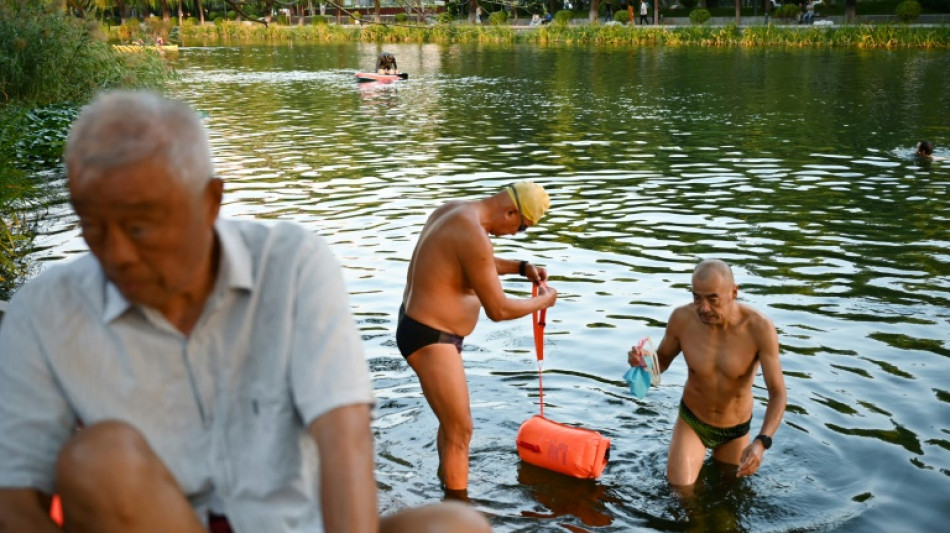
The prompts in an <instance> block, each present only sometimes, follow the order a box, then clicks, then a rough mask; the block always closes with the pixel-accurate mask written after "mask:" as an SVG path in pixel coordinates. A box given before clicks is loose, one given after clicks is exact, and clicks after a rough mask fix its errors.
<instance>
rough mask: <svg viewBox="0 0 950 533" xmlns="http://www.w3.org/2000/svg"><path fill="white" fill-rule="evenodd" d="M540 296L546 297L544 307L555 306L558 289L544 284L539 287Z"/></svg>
mask: <svg viewBox="0 0 950 533" xmlns="http://www.w3.org/2000/svg"><path fill="white" fill-rule="evenodd" d="M538 297H539V298H544V307H542V309H547V308H548V307H554V302H556V301H557V291H556V290H554V289H553V288H551V287H548V286H547V285H542V286H541V287H538Z"/></svg>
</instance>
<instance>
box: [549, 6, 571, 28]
mask: <svg viewBox="0 0 950 533" xmlns="http://www.w3.org/2000/svg"><path fill="white" fill-rule="evenodd" d="M572 18H574V13H573V12H571V11H569V10H567V9H562V10H560V11H558V12H557V13H555V14H554V23H555V24H560V25H561V26H567V25H568V24H570V23H571V19H572Z"/></svg>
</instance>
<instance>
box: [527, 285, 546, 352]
mask: <svg viewBox="0 0 950 533" xmlns="http://www.w3.org/2000/svg"><path fill="white" fill-rule="evenodd" d="M538 287H547V284H546V283H545V282H543V281H542V282H540V283H534V284H532V285H531V296H534V297H537V296H538ZM547 316H548V310H547V309H542V310H541V311H532V312H531V323H532V327H533V328H534V351H535V353H536V354H537V356H538V361H544V326H546V325H547V324H546V322H545V320H546V319H547Z"/></svg>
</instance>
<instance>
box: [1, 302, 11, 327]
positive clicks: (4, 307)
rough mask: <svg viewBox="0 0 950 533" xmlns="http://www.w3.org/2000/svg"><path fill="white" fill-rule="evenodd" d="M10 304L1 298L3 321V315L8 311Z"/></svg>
mask: <svg viewBox="0 0 950 533" xmlns="http://www.w3.org/2000/svg"><path fill="white" fill-rule="evenodd" d="M9 306H10V304H8V303H7V302H4V301H3V300H0V322H2V321H3V315H4V314H5V313H6V312H7V307H9Z"/></svg>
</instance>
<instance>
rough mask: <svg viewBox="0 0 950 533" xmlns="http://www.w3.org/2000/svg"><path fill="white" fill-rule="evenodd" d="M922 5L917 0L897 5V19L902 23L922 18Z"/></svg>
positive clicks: (907, 0)
mask: <svg viewBox="0 0 950 533" xmlns="http://www.w3.org/2000/svg"><path fill="white" fill-rule="evenodd" d="M920 11H921V9H920V4H919V3H918V2H917V0H905V1H903V2H901V3H899V4H897V10H896V11H895V13H896V14H897V19H898V20H900V21H901V22H913V21H915V20H917V17H919V16H920Z"/></svg>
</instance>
